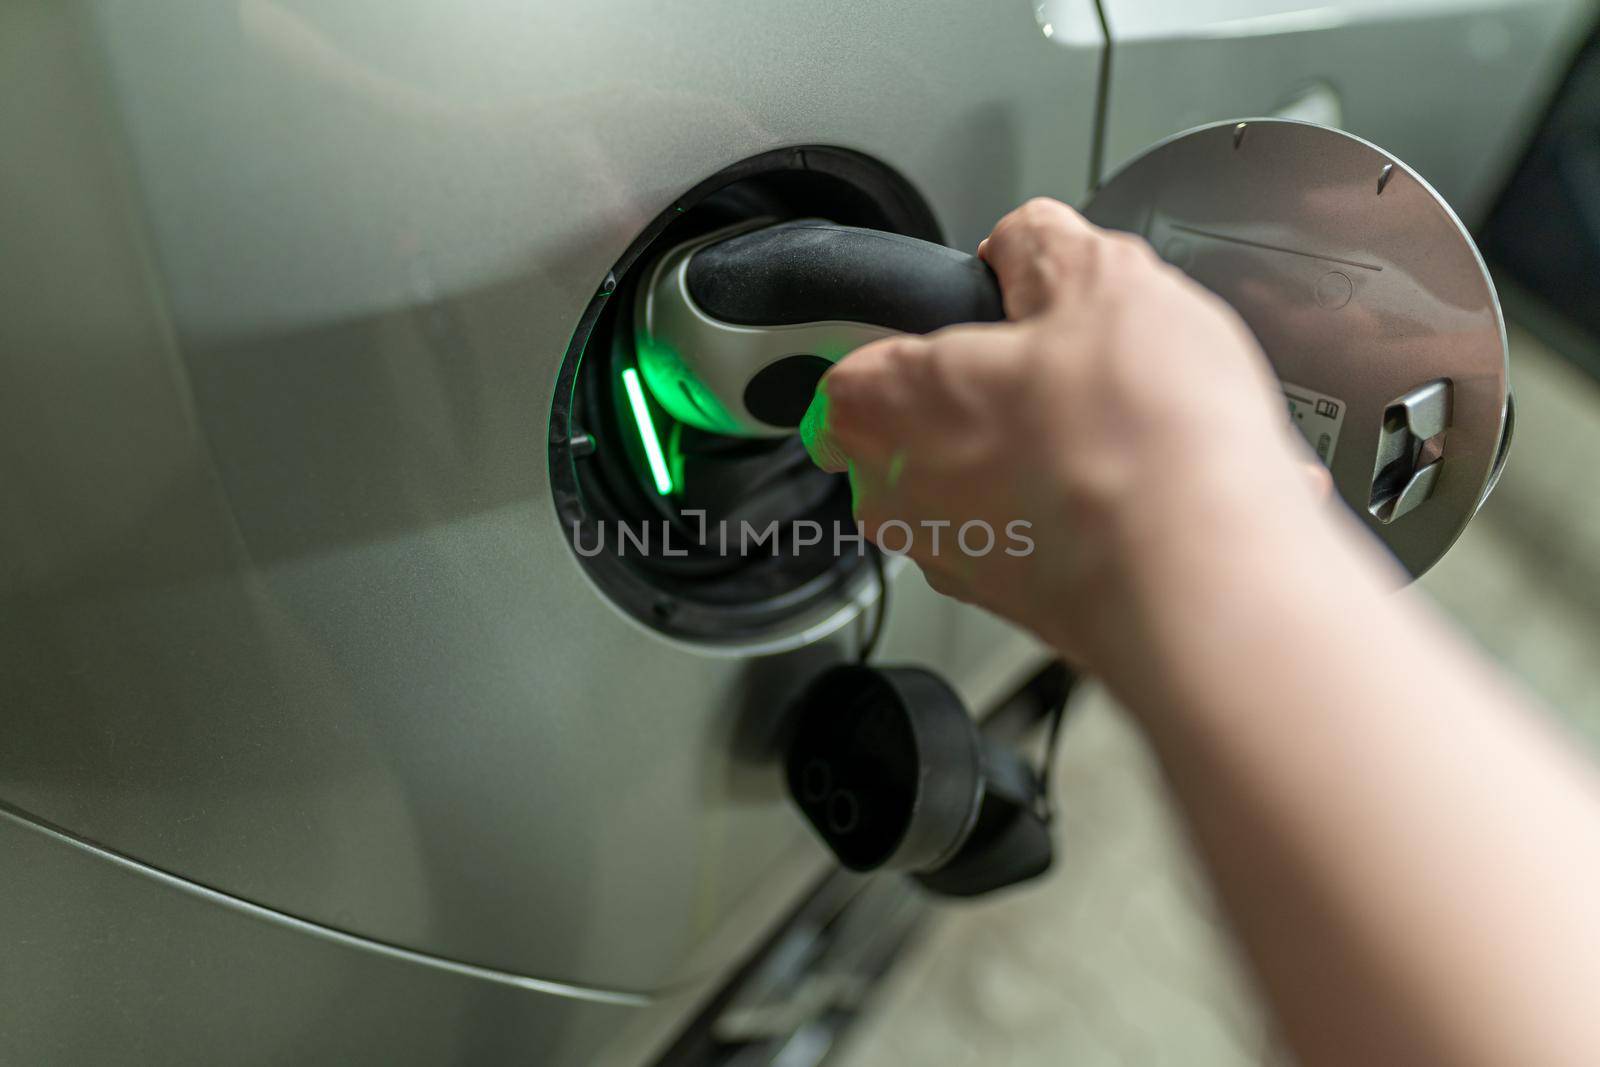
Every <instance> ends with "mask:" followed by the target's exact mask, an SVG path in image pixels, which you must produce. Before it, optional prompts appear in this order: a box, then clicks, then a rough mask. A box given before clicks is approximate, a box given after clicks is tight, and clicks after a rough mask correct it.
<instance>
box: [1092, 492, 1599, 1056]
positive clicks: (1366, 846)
mask: <svg viewBox="0 0 1600 1067" xmlns="http://www.w3.org/2000/svg"><path fill="white" fill-rule="evenodd" d="M1237 514H1238V512H1237V509H1236V510H1235V511H1233V512H1228V511H1226V510H1212V511H1210V512H1207V513H1205V515H1203V516H1200V517H1197V518H1195V520H1194V522H1193V526H1194V527H1195V535H1194V536H1188V537H1184V538H1181V539H1164V540H1161V541H1160V543H1161V544H1163V545H1166V546H1167V547H1165V548H1163V549H1161V550H1160V551H1159V552H1156V553H1153V554H1147V556H1146V557H1145V558H1143V559H1142V560H1141V562H1140V565H1139V567H1138V568H1137V570H1136V571H1135V572H1133V573H1135V574H1136V575H1137V579H1136V582H1135V583H1134V585H1133V586H1132V587H1131V588H1130V592H1129V597H1128V599H1129V601H1130V608H1129V611H1128V613H1127V615H1126V616H1124V618H1125V620H1126V625H1127V626H1128V627H1129V631H1130V638H1131V639H1130V640H1128V641H1127V642H1125V643H1126V644H1127V645H1129V646H1130V650H1131V652H1132V654H1128V653H1127V652H1125V653H1123V654H1118V655H1112V656H1108V657H1106V658H1107V660H1108V662H1107V665H1106V667H1105V672H1106V675H1107V680H1108V682H1109V684H1110V685H1111V686H1112V688H1113V689H1114V690H1115V691H1116V692H1117V693H1118V695H1119V696H1120V697H1121V698H1122V699H1123V700H1124V701H1125V702H1126V703H1127V704H1128V706H1129V707H1130V708H1131V709H1132V710H1133V712H1134V714H1135V715H1136V716H1137V717H1138V718H1139V719H1140V721H1141V722H1142V723H1143V724H1144V726H1145V728H1146V730H1147V733H1148V735H1149V737H1150V739H1151V741H1152V743H1153V745H1154V747H1155V749H1156V751H1157V753H1158V754H1159V756H1160V758H1161V761H1162V763H1163V765H1164V767H1165V769H1166V772H1167V774H1168V777H1169V779H1170V781H1171V783H1172V786H1173V788H1174V790H1175V791H1176V793H1177V795H1178V797H1179V799H1180V801H1181V803H1182V807H1183V809H1184V811H1185V812H1186V813H1187V816H1188V818H1189V820H1190V823H1191V825H1192V826H1193V829H1194V831H1195V837H1196V841H1197V843H1198V846H1199V848H1200V850H1201V852H1202V854H1203V856H1204V857H1205V858H1206V859H1207V861H1208V863H1209V866H1210V867H1211V870H1212V873H1213V875H1214V877H1215V879H1216V882H1217V884H1218V886H1219V889H1220V890H1221V894H1222V898H1223V900H1224V903H1225V904H1226V906H1227V907H1228V909H1229V911H1230V912H1231V914H1232V916H1233V919H1234V921H1235V924H1236V926H1237V928H1238V930H1239V932H1240V934H1241V936H1242V938H1243V941H1244V944H1245V947H1246V949H1247V951H1248V952H1249V954H1250V956H1251V958H1252V959H1253V961H1254V963H1255V965H1256V967H1257V970H1258V972H1259V974H1260V975H1261V977H1262V980H1263V983H1264V985H1265V987H1266V989H1267V992H1268V994H1269V995H1270V996H1271V998H1272V999H1273V1001H1274V1004H1275V1006H1276V1008H1277V1011H1278V1016H1279V1019H1280V1020H1281V1022H1282V1024H1283V1025H1284V1027H1285V1029H1286V1031H1287V1035H1288V1036H1289V1038H1290V1039H1291V1041H1292V1043H1293V1045H1294V1047H1295V1049H1296V1050H1297V1051H1298V1052H1299V1054H1300V1055H1301V1057H1302V1058H1303V1060H1304V1061H1305V1062H1306V1063H1308V1064H1317V1063H1329V1064H1341V1065H1343V1064H1350V1063H1364V1064H1365V1063H1373V1064H1380V1063H1382V1064H1387V1063H1394V1064H1421V1063H1427V1064H1449V1065H1467V1064H1474V1065H1475V1064H1484V1065H1488V1064H1496V1065H1498V1064H1506V1063H1517V1064H1542V1063H1550V1064H1555V1063H1572V1064H1578V1063H1584V1064H1592V1063H1596V1062H1600V1005H1597V998H1600V903H1597V902H1600V798H1597V796H1596V792H1595V787H1594V783H1593V781H1592V780H1591V778H1590V776H1589V773H1588V772H1587V770H1586V769H1585V768H1583V767H1582V766H1581V765H1579V763H1578V762H1577V760H1576V759H1575V758H1574V757H1572V756H1571V755H1570V754H1569V753H1568V752H1567V751H1565V750H1564V749H1563V748H1562V747H1561V746H1560V745H1559V744H1556V743H1554V742H1553V740H1552V739H1551V738H1550V737H1549V736H1547V734H1546V733H1545V731H1544V728H1543V727H1542V726H1541V725H1540V724H1539V723H1538V722H1537V720H1536V719H1535V718H1534V717H1533V716H1532V715H1529V714H1528V713H1527V712H1526V711H1525V710H1524V709H1523V707H1522V706H1521V702H1520V699H1519V698H1518V697H1517V696H1515V695H1514V694H1512V693H1511V692H1510V691H1509V690H1508V689H1507V687H1505V686H1504V685H1503V683H1501V682H1500V681H1499V680H1498V679H1497V678H1496V677H1495V676H1494V675H1493V673H1492V672H1491V671H1489V670H1488V669H1486V668H1484V667H1483V666H1482V665H1480V663H1479V662H1478V661H1477V659H1476V658H1475V657H1474V656H1472V655H1471V654H1469V653H1468V652H1467V650H1465V649H1464V648H1462V647H1461V645H1460V643H1459V642H1458V640H1457V639H1456V638H1455V637H1454V636H1453V635H1452V634H1450V633H1449V632H1448V631H1447V630H1446V628H1445V627H1443V626H1442V625H1441V624H1440V623H1439V622H1438V621H1437V620H1436V619H1435V618H1434V617H1433V616H1432V613H1431V612H1429V611H1427V610H1425V609H1424V608H1422V607H1421V606H1420V605H1419V604H1417V603H1416V602H1414V600H1412V598H1409V597H1404V596H1399V595H1396V594H1394V593H1393V592H1391V591H1390V588H1389V585H1390V582H1389V581H1388V577H1389V576H1388V574H1387V573H1386V572H1385V571H1384V569H1383V568H1382V566H1381V565H1379V564H1376V563H1375V561H1374V559H1373V558H1371V556H1370V553H1371V551H1372V550H1371V549H1370V548H1369V547H1368V546H1367V545H1366V544H1364V543H1360V542H1359V541H1358V540H1357V538H1359V537H1360V534H1359V532H1358V531H1350V530H1345V529H1343V528H1341V527H1340V526H1338V525H1336V524H1333V523H1329V522H1326V521H1322V519H1321V518H1320V517H1316V521H1306V520H1305V519H1304V518H1303V517H1302V512H1301V510H1300V509H1297V508H1294V507H1291V508H1287V509H1285V510H1284V512H1283V513H1281V514H1275V513H1270V512H1259V511H1258V512H1257V513H1254V514H1245V515H1243V516H1242V517H1241V518H1242V521H1240V520H1236V519H1234V518H1230V517H1229V516H1230V515H1237ZM1208 524H1210V525H1211V528H1210V529H1207V525H1208ZM1169 542H1170V543H1169ZM1419 754H1425V756H1426V758H1423V759H1419V758H1418V756H1419ZM1552 931H1556V932H1557V933H1555V934H1554V936H1552Z"/></svg>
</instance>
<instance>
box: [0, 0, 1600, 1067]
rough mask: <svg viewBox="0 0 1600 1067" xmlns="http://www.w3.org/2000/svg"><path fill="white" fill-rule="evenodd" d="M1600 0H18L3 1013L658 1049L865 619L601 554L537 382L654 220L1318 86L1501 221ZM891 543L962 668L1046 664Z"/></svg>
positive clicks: (274, 1036)
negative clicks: (722, 188)
mask: <svg viewBox="0 0 1600 1067" xmlns="http://www.w3.org/2000/svg"><path fill="white" fill-rule="evenodd" d="M1585 15H1586V9H1585V8H1583V7H1582V6H1581V5H1579V4H1578V3H1576V2H1574V0H1406V2H1400V0H1388V2H1382V3H1379V2H1369V0H1337V2H1331V0H1330V2H1327V3H1324V4H1322V5H1320V6H1316V7H1309V8H1308V7H1305V6H1303V5H1296V4H1293V3H1288V2H1273V0H1201V2H1194V0H1185V2H1175V0H1164V2H1160V3H1140V2H1138V0H1106V3H1105V10H1104V18H1103V19H1102V17H1101V12H1100V11H1098V10H1097V9H1096V7H1095V6H1094V5H1093V4H1092V3H1091V2H1090V0H1041V2H1039V3H1037V4H1030V3H1028V2H1027V0H1003V2H990V3H977V2H973V0H929V2H926V3H921V4H890V3H864V2H860V0H852V2H836V0H826V2H816V3H810V4H786V5H777V4H760V3H750V2H747V0H746V2H734V0H707V2H702V3H698V4H695V5H692V6H685V5H672V4H660V3H641V2H637V0H616V2H614V3H611V4H607V5H603V6H601V7H590V8H580V7H575V6H558V5H554V4H548V3H534V2H528V0H522V2H515V0H501V2H485V0H470V2H463V3H450V4H446V3H434V2H428V0H383V2H378V0H331V2H328V0H320V2H312V0H237V2H234V3H216V2H213V3H198V2H191V3H176V2H174V3H167V4H159V5H154V4H144V5H141V4H127V3H117V2H113V0H104V2H95V3H91V2H77V3H66V2H61V0H14V2H12V3H8V4H6V5H5V6H4V7H3V8H0V134H3V137H0V145H3V153H4V154H3V157H0V264H3V268H0V278H3V279H4V284H3V285H0V357H3V364H0V367H3V375H4V377H3V381H4V388H3V389H0V471H3V476H4V495H3V501H4V502H3V506H0V564H3V569H0V1060H4V1061H5V1062H18V1063H23V1062H28V1063H34V1062H40V1063H44V1062H49V1063H57V1062H59V1063H80V1062H123V1063H132V1062H163V1063H170V1062H195V1063H215V1062H262V1063H268V1062H285V1061H290V1060H294V1061H327V1062H342V1063H353V1062H374V1063H378V1062H382V1063H400V1062H430V1063H436V1062H499V1061H502V1060H506V1059H513V1058H518V1059H522V1060H525V1061H531V1062H540V1063H601V1062H611V1063H639V1062H644V1061H646V1060H647V1059H648V1058H650V1056H651V1055H652V1054H653V1053H654V1052H655V1051H656V1050H658V1049H659V1048H660V1047H661V1045H662V1043H663V1042H664V1041H665V1040H666V1039H667V1038H668V1037H669V1036H670V1034H671V1033H672V1031H673V1030H674V1028H675V1027H676V1026H677V1025H679V1024H680V1023H681V1021H682V1020H683V1019H684V1018H685V1017H686V1016H687V1015H688V1014H689V1013H690V1012H691V1011H692V1010H693V1008H694V1006H695V1005H696V1004H697V1003H699V1002H700V1001H701V1000H702V999H703V998H704V997H705V996H706V995H707V993H708V992H709V991H710V990H712V989H714V988H715V987H716V986H717V985H718V984H719V983H720V982H722V981H723V980H724V979H725V978H726V976H727V974H728V973H729V971H730V970H731V969H732V968H733V967H735V966H736V965H737V963H738V962H739V961H740V960H741V959H742V958H744V956H745V955H746V954H747V953H748V952H749V951H750V950H751V948H752V946H754V945H755V944H756V943H757V942H758V940H759V939H760V938H761V936H762V934H763V932H764V931H766V930H768V929H770V927H771V925H772V924H773V923H774V921H775V920H776V919H777V917H778V916H780V915H782V914H783V913H784V912H785V911H786V910H787V909H788V908H790V907H791V906H792V905H793V904H794V903H795V902H796V901H797V900H798V899H799V898H800V897H801V895H802V894H803V893H804V892H805V890H806V889H807V887H808V886H809V885H810V884H812V882H813V881H814V880H815V878H816V877H818V876H819V875H820V874H822V873H823V872H824V871H825V870H827V869H828V864H827V862H826V859H825V854H824V852H823V851H822V849H821V848H820V847H819V846H818V845H817V844H816V843H814V841H813V840H812V839H811V838H810V836H809V835H808V832H807V831H806V829H805V828H804V826H803V825H802V823H801V821H800V820H799V819H798V818H797V817H796V816H795V815H794V814H793V812H792V811H791V809H790V808H789V807H788V805H787V801H786V799H785V797H784V796H783V793H782V788H781V783H780V779H779V774H778V772H777V769H776V768H775V767H774V766H773V765H772V764H771V762H770V759H769V758H768V757H769V755H770V753H769V752H768V751H767V750H766V748H764V747H763V741H764V739H765V737H766V736H767V734H769V733H770V730H771V729H772V728H773V726H774V724H775V721H776V717H777V715H778V713H779V711H780V709H781V706H782V703H783V700H784V699H785V698H786V697H787V696H788V695H789V694H790V693H791V692H792V690H793V688H794V686H795V685H796V684H798V683H799V682H800V681H801V680H802V679H804V678H805V677H806V676H807V675H809V674H810V673H811V672H812V671H814V670H815V669H816V667H817V666H818V664H820V663H825V662H828V661H829V660H830V659H831V658H836V657H837V656H838V655H839V654H840V651H839V649H840V648H841V647H843V644H844V643H846V642H847V641H848V640H849V639H850V637H851V632H850V630H851V627H852V626H853V625H854V621H853V612H852V611H850V610H846V611H841V612H840V613H839V614H838V615H837V616H836V617H835V618H834V619H832V621H831V622H830V623H829V624H828V625H826V626H822V627H820V628H817V629H815V630H813V631H811V632H809V633H807V634H806V641H805V642H790V644H791V645H794V644H799V645H800V646H801V647H793V648H789V649H787V650H782V651H777V650H774V651H771V652H769V653H767V654H764V655H746V654H739V655H735V654H729V653H728V652H727V651H725V650H723V651H719V650H713V649H708V648H697V647H694V646H691V645H687V644H684V643H682V642H677V641H672V640H668V639H666V638H663V637H662V636H660V635H658V634H656V633H654V632H652V631H650V630H648V629H646V628H644V627H642V626H640V625H639V624H637V623H635V622H634V621H632V620H631V619H629V618H628V617H626V616H625V615H624V614H622V613H621V612H620V611H618V610H617V609H616V608H614V607H613V606H611V605H610V604H609V603H608V602H607V601H606V600H605V599H604V598H603V597H602V596H601V595H600V594H599V593H598V592H597V591H596V589H595V588H594V587H593V586H592V585H591V584H590V583H589V581H588V579H587V578H586V577H585V574H584V572H583V570H582V568H581V567H580V566H578V564H577V561H576V560H575V559H574V558H573V554H572V551H571V548H570V546H569V544H568V542H567V539H566V537H565V535H564V533H563V531H562V530H561V529H560V528H559V526H558V524H557V521H556V514H555V510H554V508H553V506H552V502H551V499H550V487H549V480H548V475H547V470H546V455H545V441H546V437H547V434H548V432H549V425H548V418H549V409H550V404H551V398H552V394H553V390H554V388H555V379H556V374H557V371H558V368H559V365H560V363H561V360H562V356H563V353H564V351H565V349H566V347H567V344H568V341H569V338H570V337H571V335H572V332H573V330H574V328H575V326H576V324H577V321H578V318H579V316H580V314H581V313H582V310H583V308H584V307H585V305H586V304H587V303H588V302H589V300H590V299H591V297H592V296H593V294H594V292H595V290H596V288H597V286H599V285H600V284H601V281H602V279H603V278H604V277H605V274H606V272H607V270H608V268H609V267H610V265H611V264H612V263H613V262H614V261H616V260H617V258H618V257H619V255H621V253H622V252H623V250H624V249H625V248H626V247H627V246H628V245H629V243H630V242H631V241H632V240H633V239H634V237H635V235H636V234H637V233H638V232H639V230H640V229H641V228H642V227H643V226H644V225H645V224H646V223H647V222H648V221H649V220H650V219H652V218H653V217H655V216H656V215H658V214H659V213H660V212H662V211H663V210H664V209H665V208H666V207H667V206H668V205H670V204H671V203H672V201H673V198H674V197H676V196H678V195H679V194H681V193H682V192H683V191H684V190H685V189H687V188H689V187H691V186H693V185H695V184H696V183H697V182H700V181H701V180H702V179H704V178H705V177H706V176H708V175H709V174H712V173H713V172H715V171H717V170H718V169H719V168H722V167H725V166H727V165H730V164H732V163H734V162H736V161H738V160H741V159H744V158H747V157H750V156H753V155H756V154H758V153H761V152H764V151H767V150H770V149H774V148H778V147H783V146H788V145H796V144H827V145H836V146H841V147H844V148H850V149H855V150H858V151H860V152H863V153H866V154H868V155H870V156H872V157H874V158H875V159H877V160H879V161H881V162H883V163H885V164H887V165H889V166H890V167H892V168H894V169H895V170H897V171H898V172H900V173H901V174H902V175H904V176H905V177H907V178H908V179H909V180H910V182H911V183H912V184H913V185H914V186H915V187H916V188H917V189H918V190H919V191H920V192H921V194H922V196H923V197H924V198H925V199H926V200H927V202H928V204H929V205H931V207H932V209H933V211H934V214H935V216H936V217H937V220H938V222H939V224H940V226H941V227H942V229H943V231H944V234H945V237H946V239H947V240H948V241H949V242H950V243H952V244H954V245H957V246H960V247H971V246H972V245H974V244H975V243H976V241H977V240H978V239H979V238H980V237H981V236H982V235H983V234H984V233H985V232H986V231H987V229H988V227H989V226H990V225H991V224H992V223H993V222H994V221H995V219H996V218H997V217H998V216H999V215H1000V214H1002V213H1003V212H1004V211H1005V210H1007V209H1008V208H1010V207H1012V206H1014V205H1015V204H1016V203H1018V202H1019V201H1021V200H1022V199H1024V198H1026V197H1029V196H1034V195H1049V196H1055V197H1059V198H1062V199H1064V200H1067V201H1078V200H1081V198H1082V197H1083V195H1084V194H1085V192H1086V190H1087V188H1088V186H1089V183H1090V181H1091V179H1092V177H1093V176H1094V175H1095V174H1096V173H1100V174H1104V173H1107V172H1109V171H1110V170H1111V169H1113V168H1114V167H1115V165H1116V164H1117V163H1118V162H1119V161H1121V160H1123V159H1126V158H1128V157H1129V156H1131V155H1133V154H1134V153H1135V152H1137V151H1138V150H1139V149H1141V148H1143V147H1144V146H1145V145H1147V144H1148V143H1150V142H1151V141H1153V140H1156V139H1158V138H1160V137H1163V136H1166V135H1168V134H1170V133H1172V132H1174V131H1175V130H1178V129H1181V128H1184V127H1186V126H1189V125H1193V124H1196V123H1199V122H1203V121H1210V120H1216V119H1223V118H1228V117H1233V116H1240V115H1249V114H1264V113H1270V112H1274V111H1279V110H1283V109H1290V110H1293V109H1295V108H1311V109H1313V110H1316V111H1317V115H1318V117H1322V118H1324V119H1326V120H1330V121H1336V122H1338V123H1340V124H1342V125H1343V126H1345V127H1346V128H1348V129H1350V130H1352V131H1353V132H1356V133H1359V134H1361V135H1362V136H1365V137H1367V138H1368V139H1370V140H1373V141H1375V142H1377V143H1379V144H1382V145H1383V146H1384V147H1385V148H1387V149H1389V150H1390V151H1392V152H1394V153H1395V154H1396V155H1398V156H1400V157H1401V158H1403V159H1405V160H1407V161H1408V162H1409V163H1410V164H1412V165H1413V166H1415V167H1416V168H1417V169H1418V170H1419V171H1420V172H1422V173H1423V174H1425V175H1426V176H1427V177H1428V178H1429V179H1430V180H1431V181H1432V182H1433V183H1434V184H1435V185H1436V186H1437V187H1438V188H1439V189H1440V190H1441V191H1442V192H1443V193H1444V194H1445V195H1446V196H1447V197H1449V198H1450V199H1451V200H1452V202H1453V203H1454V204H1455V205H1456V206H1457V208H1458V209H1459V210H1460V212H1461V213H1462V215H1463V216H1464V217H1465V218H1466V219H1467V220H1468V221H1469V222H1471V221H1472V219H1473V218H1474V217H1475V216H1476V215H1478V214H1479V213H1481V212H1482V211H1483V210H1484V208H1485V207H1486V206H1487V204H1488V203H1489V201H1490V198H1491V197H1492V196H1493V194H1494V191H1495V188H1496V184H1497V182H1498V181H1499V179H1500V177H1501V175H1502V173H1503V172H1504V170H1505V169H1506V167H1507V166H1508V165H1509V164H1510V162H1511V153H1512V152H1513V151H1514V150H1515V147H1516V146H1517V145H1518V144H1519V143H1520V142H1521V140H1522V138H1523V137H1524V136H1525V134H1526V133H1527V130H1528V124H1529V122H1530V121H1531V120H1532V119H1533V118H1534V117H1535V116H1536V114H1537V111H1538V107H1539V105H1540V103H1541V100H1542V98H1543V94H1544V93H1545V92H1546V91H1547V90H1548V87H1549V85H1550V83H1551V81H1552V80H1553V78H1554V77H1555V76H1556V74H1557V73H1558V72H1559V69H1560V65H1561V62H1562V58H1563V55H1564V52H1565V50H1566V49H1567V48H1568V47H1569V39H1570V36H1571V33H1572V31H1573V28H1574V27H1575V26H1576V25H1577V24H1578V20H1579V19H1581V18H1583V17H1585ZM1108 30H1109V33H1110V39H1109V42H1108V40H1107V37H1106V33H1107V31H1108ZM1108 57H1109V61H1108ZM1318 109H1320V110H1318ZM895 584H896V589H895V597H894V606H893V609H892V612H891V616H890V618H889V626H888V631H887V636H886V639H885V645H884V649H883V657H884V658H885V659H889V660H895V661H901V662H907V663H919V664H924V665H928V666H930V667H933V668H935V669H937V670H939V671H940V672H941V673H942V674H944V675H945V676H946V677H948V678H949V679H951V680H952V682H953V683H954V684H955V686H956V687H957V689H958V690H959V691H960V692H961V694H962V695H963V696H964V697H965V698H966V699H967V700H968V701H969V702H970V704H971V705H972V706H973V707H976V708H982V707H985V706H988V705H991V704H993V703H994V702H995V701H996V700H998V699H999V698H1000V697H1001V696H1002V695H1004V694H1005V693H1006V692H1007V691H1008V690H1009V689H1010V688H1011V687H1013V686H1014V685H1015V684H1016V683H1017V682H1019V681H1020V680H1021V679H1022V678H1024V677H1025V676H1026V675H1027V674H1029V673H1030V672H1031V671H1032V670H1034V669H1035V668H1036V667H1037V666H1038V665H1039V664H1040V663H1041V662H1042V659H1043V651H1042V650H1041V649H1040V648H1039V647H1038V646H1037V645H1036V644H1035V643H1034V642H1033V641H1032V640H1030V639H1029V638H1027V637H1025V636H1023V635H1021V634H1019V633H1017V632H1016V631H1014V630H1012V629H1010V628H1008V627H1006V626H1004V625H1002V624H1000V623H998V622H996V621H995V620H993V619H991V618H989V617H987V616H985V615H983V614H981V613H979V612H977V611H975V610H970V609H966V608H963V607H960V606H958V605H956V604H953V603H949V602H945V601H943V600H941V599H939V598H937V597H936V596H935V595H934V594H932V593H931V592H930V591H929V590H928V589H927V588H926V587H925V586H924V585H923V584H922V583H921V581H920V579H919V578H918V577H917V576H916V574H915V573H914V571H913V570H912V569H911V568H905V569H903V570H901V571H899V572H898V573H897V575H896V578H895Z"/></svg>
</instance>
